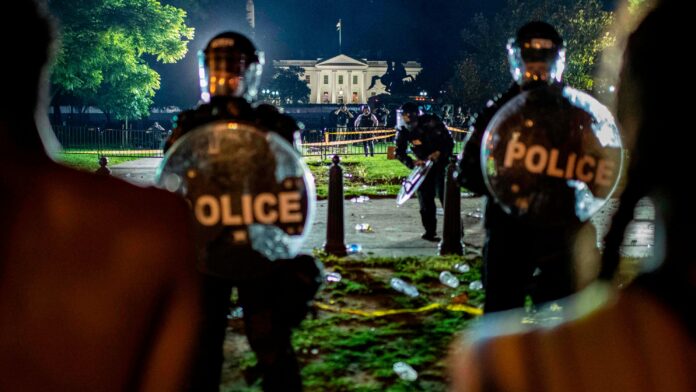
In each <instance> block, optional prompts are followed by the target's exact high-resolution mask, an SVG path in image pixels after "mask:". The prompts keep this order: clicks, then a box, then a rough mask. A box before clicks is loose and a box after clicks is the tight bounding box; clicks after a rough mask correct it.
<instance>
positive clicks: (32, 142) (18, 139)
mask: <svg viewBox="0 0 696 392" xmlns="http://www.w3.org/2000/svg"><path fill="white" fill-rule="evenodd" d="M1 15H2V19H3V20H2V22H1V23H0V34H1V35H0V36H2V37H4V47H3V50H4V52H5V54H6V56H5V59H4V60H3V61H2V62H0V64H2V65H0V73H1V74H2V75H3V76H4V81H5V83H4V85H3V87H4V89H3V94H4V95H5V99H3V103H2V105H0V144H4V148H2V147H0V150H4V149H5V148H7V149H21V150H36V149H37V148H39V147H41V144H40V140H39V137H38V134H37V132H36V125H35V114H36V109H37V106H38V107H41V106H40V105H46V104H47V102H46V98H45V97H46V96H47V91H46V88H47V73H44V72H43V71H44V68H45V66H46V63H47V62H48V59H49V58H50V56H51V52H52V46H51V43H52V42H53V28H52V25H51V23H49V21H48V18H47V17H46V14H45V11H44V9H43V8H41V7H39V6H37V4H36V3H35V2H34V1H32V0H23V1H19V2H16V3H12V7H10V6H9V5H5V7H4V10H3V12H2V13H1Z"/></svg>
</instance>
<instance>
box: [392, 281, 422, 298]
mask: <svg viewBox="0 0 696 392" xmlns="http://www.w3.org/2000/svg"><path fill="white" fill-rule="evenodd" d="M389 284H390V285H391V287H392V288H393V289H394V290H396V291H398V292H400V293H404V294H406V295H408V296H409V297H414V298H415V297H417V296H418V295H420V293H419V292H418V289H417V288H415V287H413V286H411V285H410V284H408V283H406V282H404V281H403V280H401V279H399V278H391V281H389Z"/></svg>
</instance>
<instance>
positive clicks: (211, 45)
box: [198, 31, 264, 102]
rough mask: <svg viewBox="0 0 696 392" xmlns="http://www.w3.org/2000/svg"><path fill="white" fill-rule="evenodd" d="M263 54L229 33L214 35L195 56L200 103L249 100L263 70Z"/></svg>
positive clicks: (236, 34) (246, 39)
mask: <svg viewBox="0 0 696 392" xmlns="http://www.w3.org/2000/svg"><path fill="white" fill-rule="evenodd" d="M263 63H264V58H263V52H258V51H257V50H256V47H255V46H254V44H253V43H252V42H251V41H250V40H249V39H248V38H247V37H245V36H243V35H242V34H239V33H235V32H232V31H227V32H224V33H221V34H218V35H216V36H215V37H213V39H211V40H210V42H208V46H206V48H205V49H204V50H203V51H200V52H198V66H199V78H200V87H201V99H202V100H203V101H205V102H210V99H211V97H215V96H219V97H224V96H227V97H244V98H246V99H248V100H251V99H253V98H254V97H255V96H256V94H257V93H258V85H259V81H260V79H261V71H262V68H263Z"/></svg>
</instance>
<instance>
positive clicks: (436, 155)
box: [428, 151, 440, 162]
mask: <svg viewBox="0 0 696 392" xmlns="http://www.w3.org/2000/svg"><path fill="white" fill-rule="evenodd" d="M439 158H440V151H435V152H433V153H432V154H430V155H428V160H430V161H433V162H437V160H438V159H439Z"/></svg>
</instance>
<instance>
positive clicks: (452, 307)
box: [314, 302, 483, 317]
mask: <svg viewBox="0 0 696 392" xmlns="http://www.w3.org/2000/svg"><path fill="white" fill-rule="evenodd" d="M314 306H316V307H317V308H319V309H321V310H325V311H327V312H334V313H345V314H354V315H356V316H363V317H384V316H392V315H395V314H406V313H423V312H429V311H431V310H436V309H445V310H449V311H451V312H464V313H468V314H470V315H472V316H482V315H483V310H481V309H479V308H475V307H473V306H468V305H460V304H449V305H447V304H437V303H433V304H430V305H426V306H423V307H420V308H417V309H387V310H371V311H367V310H360V309H347V308H340V307H338V306H331V305H327V304H324V303H321V302H315V303H314Z"/></svg>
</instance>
